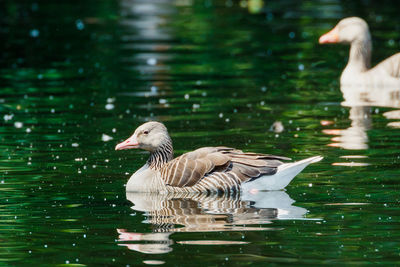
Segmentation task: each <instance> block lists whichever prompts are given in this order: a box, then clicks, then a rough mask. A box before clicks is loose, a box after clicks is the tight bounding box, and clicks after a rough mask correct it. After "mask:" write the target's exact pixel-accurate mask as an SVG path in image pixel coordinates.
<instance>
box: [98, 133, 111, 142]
mask: <svg viewBox="0 0 400 267" xmlns="http://www.w3.org/2000/svg"><path fill="white" fill-rule="evenodd" d="M113 139H114V138H113V137H112V136H109V135H107V134H102V136H101V141H103V142H108V141H110V140H113Z"/></svg>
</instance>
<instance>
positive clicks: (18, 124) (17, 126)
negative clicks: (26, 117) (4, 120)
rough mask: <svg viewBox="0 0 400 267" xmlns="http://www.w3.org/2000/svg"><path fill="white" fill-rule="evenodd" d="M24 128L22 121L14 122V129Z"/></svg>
mask: <svg viewBox="0 0 400 267" xmlns="http://www.w3.org/2000/svg"><path fill="white" fill-rule="evenodd" d="M23 126H24V124H23V123H22V122H20V121H16V122H14V127H15V128H22V127H23Z"/></svg>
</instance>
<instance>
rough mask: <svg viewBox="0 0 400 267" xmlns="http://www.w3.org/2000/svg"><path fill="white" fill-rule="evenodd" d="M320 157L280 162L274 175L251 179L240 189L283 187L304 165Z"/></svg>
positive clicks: (274, 188)
mask: <svg viewBox="0 0 400 267" xmlns="http://www.w3.org/2000/svg"><path fill="white" fill-rule="evenodd" d="M322 159H323V157H321V156H315V157H311V158H307V159H303V160H300V161H297V162H292V163H285V164H282V165H280V166H279V167H278V171H277V172H276V173H275V174H274V175H265V176H262V177H259V178H257V179H255V180H253V181H250V182H247V183H244V184H242V190H243V191H249V190H281V189H284V188H285V187H286V186H287V185H288V184H289V183H290V182H291V181H292V180H293V178H294V177H295V176H296V175H297V174H299V173H300V172H301V171H302V170H303V169H304V168H305V167H307V166H308V165H309V164H311V163H315V162H318V161H320V160H322Z"/></svg>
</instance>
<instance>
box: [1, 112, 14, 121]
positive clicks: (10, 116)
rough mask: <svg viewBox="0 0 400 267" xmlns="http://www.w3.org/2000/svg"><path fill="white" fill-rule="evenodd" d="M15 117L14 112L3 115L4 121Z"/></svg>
mask: <svg viewBox="0 0 400 267" xmlns="http://www.w3.org/2000/svg"><path fill="white" fill-rule="evenodd" d="M13 117H14V114H6V115H4V116H3V119H4V121H9V120H12V119H13Z"/></svg>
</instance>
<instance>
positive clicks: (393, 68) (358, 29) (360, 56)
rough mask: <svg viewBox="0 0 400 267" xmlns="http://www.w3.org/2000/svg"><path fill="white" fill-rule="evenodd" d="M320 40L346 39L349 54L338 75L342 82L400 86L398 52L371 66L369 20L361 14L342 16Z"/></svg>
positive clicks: (325, 42) (320, 41) (389, 86)
mask: <svg viewBox="0 0 400 267" xmlns="http://www.w3.org/2000/svg"><path fill="white" fill-rule="evenodd" d="M319 43H320V44H327V43H348V44H350V56H349V61H348V63H347V66H346V68H345V69H344V70H343V72H342V75H341V77H340V83H341V85H342V86H343V85H347V84H348V85H354V84H358V85H359V86H363V87H369V86H374V87H376V86H384V87H385V88H393V87H397V88H398V87H400V53H397V54H395V55H393V56H391V57H389V58H387V59H385V60H384V61H382V62H381V63H379V64H378V65H376V66H375V67H374V68H370V65H371V63H370V61H371V50H372V42H371V35H370V33H369V29H368V24H367V23H366V22H365V21H364V20H363V19H361V18H358V17H350V18H345V19H342V20H341V21H340V22H339V23H338V24H337V25H336V26H335V27H334V28H333V29H332V30H331V31H329V32H328V33H326V34H324V35H322V36H321V37H320V38H319Z"/></svg>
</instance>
